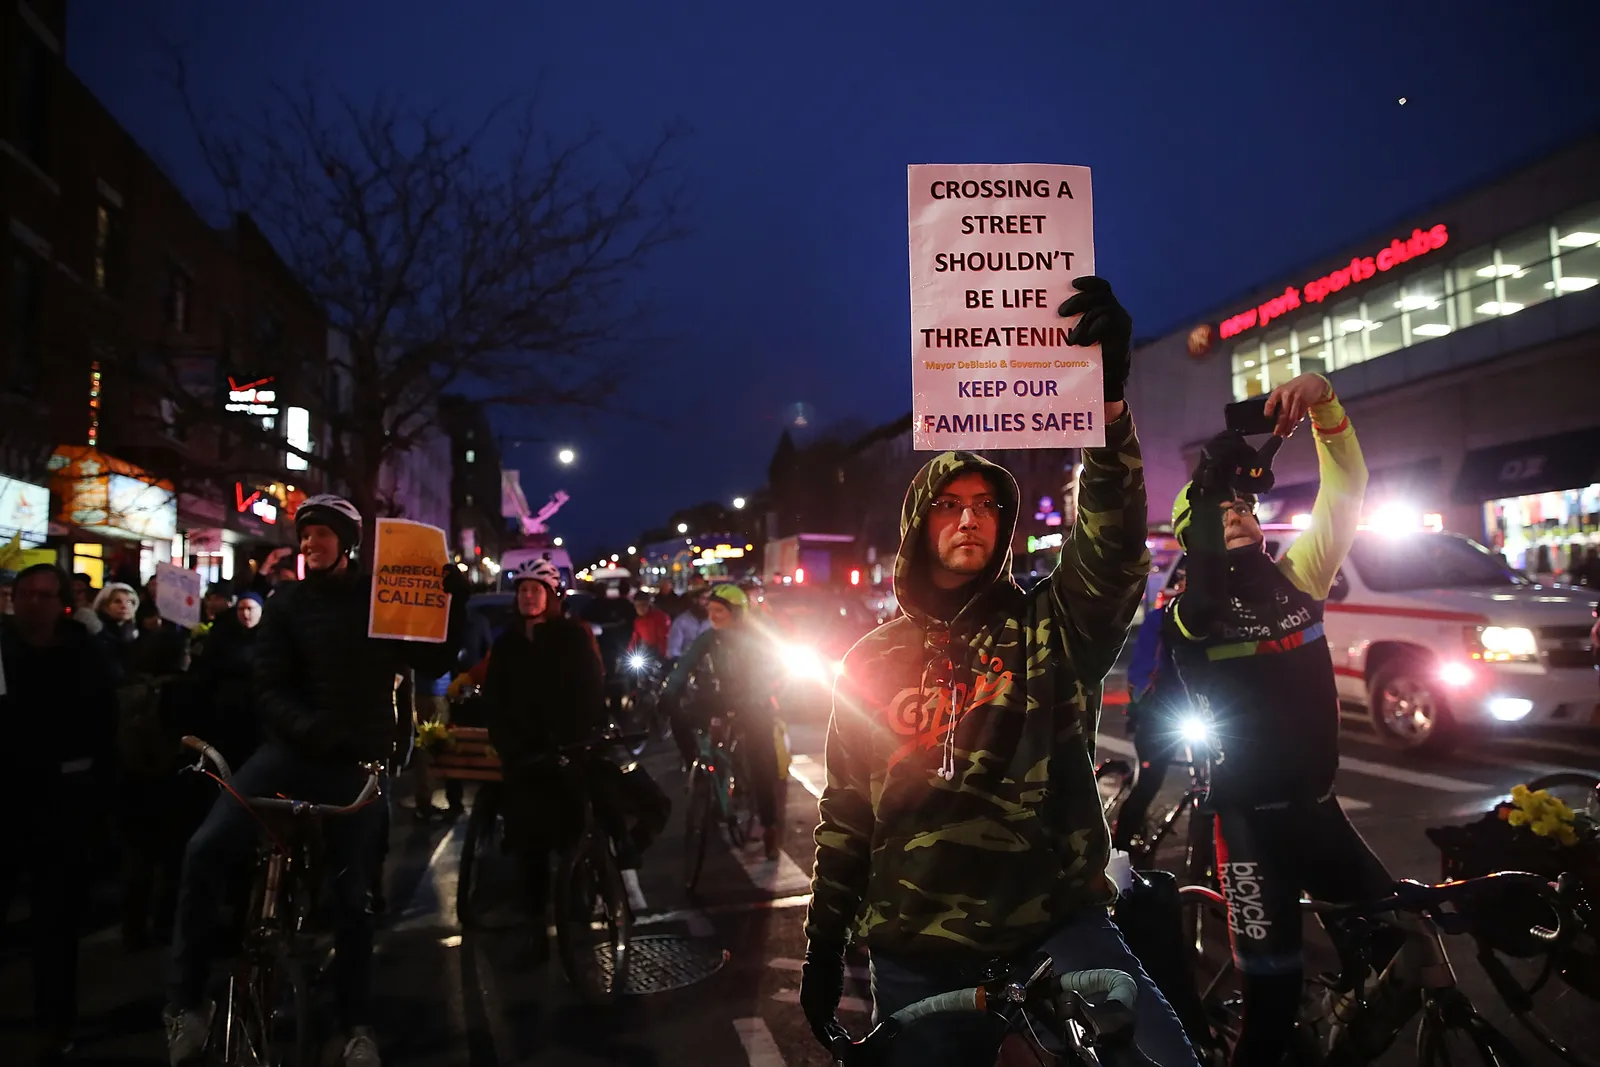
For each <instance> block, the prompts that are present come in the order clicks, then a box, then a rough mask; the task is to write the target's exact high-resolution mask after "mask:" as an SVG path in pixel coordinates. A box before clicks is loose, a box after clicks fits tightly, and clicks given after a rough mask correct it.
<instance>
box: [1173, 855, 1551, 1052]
mask: <svg viewBox="0 0 1600 1067" xmlns="http://www.w3.org/2000/svg"><path fill="white" fill-rule="evenodd" d="M1509 892H1531V893H1535V894H1537V895H1539V896H1540V897H1541V898H1542V899H1544V900H1546V901H1548V902H1551V903H1552V904H1554V905H1555V906H1556V907H1557V908H1558V910H1557V911H1556V912H1555V914H1556V915H1557V917H1558V921H1559V920H1560V918H1561V916H1562V913H1563V912H1565V911H1566V909H1565V907H1564V905H1562V903H1561V900H1562V897H1561V890H1559V889H1558V888H1555V887H1552V886H1551V884H1550V883H1549V882H1548V881H1546V880H1545V879H1544V878H1542V877H1540V876H1539V875H1535V874H1528V873H1525V872H1499V873H1496V874H1490V875H1485V876H1483V877H1480V878H1470V879H1465V880H1461V881H1452V882H1443V883H1439V884H1436V885H1429V884H1426V883H1422V882H1411V881H1405V882H1399V883H1396V885H1395V886H1394V889H1393V892H1392V893H1391V894H1390V895H1388V896H1386V897H1383V898H1380V899H1377V900H1371V901H1365V902H1359V903H1354V904H1335V903H1331V902H1327V901H1316V900H1302V901H1301V907H1302V908H1303V910H1304V911H1305V912H1306V913H1308V914H1312V915H1316V916H1317V917H1318V918H1319V919H1321V920H1322V922H1323V925H1324V926H1325V928H1326V929H1327V930H1328V934H1329V937H1330V939H1332V940H1333V942H1334V946H1335V948H1336V949H1337V951H1338V956H1339V967H1340V970H1339V973H1337V974H1334V975H1318V976H1315V977H1309V976H1308V978H1307V980H1306V981H1307V986H1308V994H1309V995H1307V996H1306V997H1303V998H1302V1008H1301V1015H1300V1018H1299V1020H1298V1025H1297V1027H1296V1034H1295V1047H1294V1049H1293V1051H1292V1053H1291V1056H1292V1061H1293V1062H1295V1063H1299V1064H1306V1065H1319V1064H1320V1065H1332V1064H1340V1065H1346V1064H1360V1063H1367V1062H1370V1061H1371V1060H1372V1059H1375V1058H1376V1057H1377V1056H1379V1055H1381V1054H1382V1053H1383V1051H1384V1050H1386V1049H1387V1048H1388V1046H1389V1045H1390V1044H1391V1043H1392V1042H1393V1041H1394V1039H1395V1037H1396V1036H1398V1034H1399V1033H1400V1031H1401V1030H1402V1029H1403V1028H1404V1027H1405V1025H1406V1024H1407V1023H1409V1022H1410V1020H1411V1019H1412V1017H1413V1016H1415V1015H1417V1014H1418V1012H1421V1014H1422V1020H1421V1024H1420V1026H1419V1027H1418V1030H1417V1044H1416V1052H1417V1062H1418V1064H1419V1065H1420V1067H1432V1065H1435V1064H1438V1065H1445V1064H1451V1063H1454V1062H1457V1061H1456V1060H1455V1059H1453V1058H1452V1055H1451V1051H1450V1042H1451V1039H1452V1038H1465V1040H1466V1041H1467V1042H1468V1044H1469V1045H1470V1047H1471V1048H1472V1049H1473V1050H1474V1051H1475V1052H1476V1053H1477V1055H1478V1057H1479V1058H1480V1059H1481V1061H1482V1062H1483V1063H1485V1064H1492V1065H1496V1067H1519V1065H1521V1064H1523V1063H1524V1062H1525V1061H1524V1059H1523V1057H1522V1055H1521V1054H1520V1053H1519V1052H1518V1051H1517V1050H1516V1049H1515V1048H1514V1047H1513V1046H1512V1044H1511V1042H1510V1040H1509V1039H1508V1038H1507V1037H1506V1036H1505V1034H1503V1033H1502V1032H1501V1031H1500V1030H1498V1029H1497V1028H1496V1027H1495V1026H1494V1025H1493V1024H1491V1023H1490V1022H1488V1021H1487V1020H1486V1019H1484V1018H1483V1017H1482V1016H1481V1015H1479V1014H1478V1012H1477V1010H1476V1009H1475V1008H1474V1007H1473V1006H1472V1003H1471V1002H1470V1001H1469V1000H1468V999H1467V997H1466V994H1464V993H1463V992H1462V991H1461V990H1460V988H1459V987H1458V986H1457V985H1456V977H1455V972H1454V970H1453V969H1452V968H1451V966H1450V961H1449V958H1448V957H1447V956H1446V954H1445V951H1444V945H1443V943H1442V942H1441V940H1440V934H1441V933H1448V934H1459V933H1470V932H1471V928H1472V924H1471V920H1469V919H1468V918H1467V916H1466V915H1464V914H1463V913H1461V912H1459V911H1457V910H1453V909H1455V908H1457V906H1459V905H1460V904H1462V903H1463V902H1468V901H1471V900H1474V899H1490V898H1493V897H1497V896H1501V895H1502V894H1505V893H1509ZM1179 893H1180V895H1181V897H1182V900H1183V907H1184V909H1185V911H1186V912H1189V911H1193V912H1194V913H1195V914H1194V915H1193V916H1192V928H1193V929H1195V930H1196V937H1195V940H1194V941H1193V942H1192V943H1191V944H1190V948H1191V950H1192V956H1191V966H1192V970H1193V975H1194V978H1195V981H1196V985H1197V987H1198V988H1199V991H1200V998H1201V1002H1202V1003H1203V1004H1204V1005H1205V1008H1206V1013H1207V1018H1208V1021H1209V1022H1210V1023H1211V1026H1212V1032H1213V1035H1214V1038H1215V1041H1214V1049H1213V1051H1217V1052H1221V1051H1224V1050H1225V1049H1226V1048H1227V1047H1230V1046H1231V1045H1232V1043H1233V1042H1234V1041H1235V1040H1236V1039H1237V1038H1238V1035H1239V1024H1240V1019H1241V1009H1242V997H1241V995H1240V992H1239V988H1238V980H1237V979H1238V975H1237V970H1236V968H1235V965H1234V962H1233V956H1232V952H1231V949H1230V947H1229V945H1228V942H1227V918H1226V911H1227V901H1226V899H1225V898H1224V897H1223V895H1222V894H1221V893H1218V892H1217V891H1216V890H1214V889H1211V888H1209V887H1206V886H1184V887H1182V888H1181V889H1180V890H1179ZM1447 907H1448V908H1450V909H1452V910H1446V908H1447ZM1189 918H1190V917H1189V916H1187V915H1186V920H1187V919H1189ZM1380 929H1392V930H1397V931H1399V932H1400V933H1401V934H1403V935H1404V939H1403V943H1402V945H1401V947H1400V950H1399V952H1398V953H1397V954H1396V955H1395V956H1394V958H1393V962H1391V963H1389V964H1388V965H1387V966H1385V967H1383V969H1382V971H1381V973H1380V972H1379V970H1378V965H1377V962H1376V960H1375V954H1374V946H1373V942H1374V934H1375V933H1376V932H1377V931H1378V930H1380ZM1219 932H1220V934H1221V936H1220V937H1218V936H1217V934H1218V933H1219ZM1572 932H1573V931H1572V930H1571V929H1570V928H1569V927H1568V926H1567V924H1566V923H1565V922H1561V923H1560V925H1558V927H1557V928H1555V929H1538V930H1536V931H1535V935H1536V936H1538V937H1539V938H1540V939H1541V940H1543V941H1545V942H1547V943H1549V944H1551V945H1557V944H1560V943H1562V942H1563V940H1564V939H1565V938H1566V937H1570V936H1571V934H1572Z"/></svg>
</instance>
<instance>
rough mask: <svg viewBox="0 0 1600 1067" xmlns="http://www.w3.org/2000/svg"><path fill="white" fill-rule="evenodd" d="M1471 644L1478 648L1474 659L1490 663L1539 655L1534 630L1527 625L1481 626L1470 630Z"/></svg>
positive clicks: (1529, 658)
mask: <svg viewBox="0 0 1600 1067" xmlns="http://www.w3.org/2000/svg"><path fill="white" fill-rule="evenodd" d="M1467 640H1468V644H1469V645H1475V646H1476V648H1475V650H1474V651H1473V653H1472V655H1473V658H1474V659H1482V660H1486V661H1488V662H1490V663H1510V662H1515V661H1524V662H1525V661H1528V660H1532V659H1535V658H1536V657H1537V656H1538V655H1539V645H1538V642H1536V641H1535V640H1534V638H1533V631H1532V630H1530V629H1528V628H1527V627H1526V626H1480V627H1474V628H1473V629H1471V630H1469V631H1468V634H1467Z"/></svg>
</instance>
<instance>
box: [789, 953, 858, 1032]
mask: <svg viewBox="0 0 1600 1067" xmlns="http://www.w3.org/2000/svg"><path fill="white" fill-rule="evenodd" d="M843 996H844V946H843V945H839V946H833V945H822V944H818V943H817V942H815V941H813V942H811V943H810V944H808V945H807V946H806V961H805V965H804V966H802V967H801V968H800V1010H801V1011H803V1012H805V1016H806V1022H807V1023H809V1024H811V1032H812V1033H813V1034H816V1035H817V1040H818V1041H820V1042H822V1047H823V1048H825V1049H828V1050H829V1051H830V1052H831V1051H833V1042H834V1040H835V1039H836V1038H840V1037H843V1038H846V1039H848V1038H849V1033H848V1032H847V1031H846V1030H845V1028H844V1026H843V1025H842V1024H841V1023H840V1022H839V1017H838V1016H839V1000H840V998H841V997H843Z"/></svg>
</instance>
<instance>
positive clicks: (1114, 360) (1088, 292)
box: [1056, 275, 1133, 401]
mask: <svg viewBox="0 0 1600 1067" xmlns="http://www.w3.org/2000/svg"><path fill="white" fill-rule="evenodd" d="M1072 287H1073V288H1074V289H1076V290H1078V291H1077V292H1076V293H1075V294H1073V295H1072V296H1069V297H1067V299H1066V300H1065V301H1063V302H1062V304H1061V307H1059V308H1058V309H1056V314H1058V315H1060V316H1061V317H1062V318H1068V317H1069V316H1072V315H1079V314H1081V315H1082V316H1083V318H1081V319H1079V320H1078V324H1077V325H1076V326H1074V327H1073V328H1072V332H1071V333H1069V334H1067V344H1069V345H1092V344H1098V345H1099V346H1100V374H1101V377H1102V379H1103V380H1104V383H1105V398H1106V399H1107V400H1108V401H1116V400H1123V399H1125V398H1126V397H1125V393H1126V389H1127V385H1128V369H1129V367H1130V366H1131V361H1130V357H1129V352H1128V349H1129V346H1130V345H1132V343H1133V316H1132V315H1129V314H1128V312H1127V309H1126V308H1124V307H1123V306H1122V305H1121V304H1119V303H1117V298H1116V297H1115V296H1114V295H1113V294H1112V292H1111V283H1110V282H1108V281H1106V280H1105V279H1104V278H1096V277H1094V276H1093V275H1089V276H1087V277H1083V278H1074V279H1072Z"/></svg>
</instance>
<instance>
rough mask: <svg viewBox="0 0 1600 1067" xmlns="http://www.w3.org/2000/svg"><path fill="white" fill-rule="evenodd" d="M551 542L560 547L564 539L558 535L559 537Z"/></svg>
mask: <svg viewBox="0 0 1600 1067" xmlns="http://www.w3.org/2000/svg"><path fill="white" fill-rule="evenodd" d="M550 543H551V544H553V545H555V546H556V547H557V548H560V547H561V544H562V541H561V538H559V537H558V538H556V539H555V540H554V541H552V542H550Z"/></svg>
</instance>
